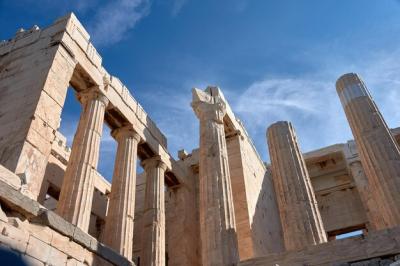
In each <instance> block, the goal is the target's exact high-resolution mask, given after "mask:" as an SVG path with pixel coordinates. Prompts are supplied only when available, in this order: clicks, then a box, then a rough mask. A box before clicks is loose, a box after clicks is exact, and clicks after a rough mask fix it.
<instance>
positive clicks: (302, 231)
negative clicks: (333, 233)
mask: <svg viewBox="0 0 400 266" xmlns="http://www.w3.org/2000/svg"><path fill="white" fill-rule="evenodd" d="M267 138H268V147H269V154H270V158H271V168H272V177H273V182H274V186H275V191H276V194H277V200H278V207H279V213H280V217H281V223H282V231H283V237H284V243H285V248H286V250H300V249H304V248H306V247H307V246H310V245H315V244H319V243H323V242H326V234H325V230H324V226H323V224H322V219H321V215H320V212H319V210H318V205H317V201H316V199H315V195H314V191H313V188H312V185H311V181H310V177H309V175H308V171H307V168H306V164H305V162H304V158H303V156H302V154H301V152H300V149H299V146H298V144H297V138H296V134H295V131H294V129H293V127H292V125H291V123H289V122H277V123H275V124H272V125H271V126H270V127H269V128H268V130H267Z"/></svg>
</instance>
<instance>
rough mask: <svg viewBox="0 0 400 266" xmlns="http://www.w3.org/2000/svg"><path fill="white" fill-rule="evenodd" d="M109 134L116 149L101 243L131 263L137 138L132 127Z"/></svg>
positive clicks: (138, 138) (138, 139) (118, 129)
mask: <svg viewBox="0 0 400 266" xmlns="http://www.w3.org/2000/svg"><path fill="white" fill-rule="evenodd" d="M111 134H112V136H113V137H114V138H115V139H116V140H117V143H118V148H117V154H116V158H115V166H114V174H113V178H112V186H111V193H110V196H109V204H108V213H107V217H106V224H105V230H104V238H103V241H104V243H105V244H107V245H108V246H109V247H111V248H113V249H114V250H116V251H118V252H119V253H120V254H121V255H123V256H125V257H126V258H128V259H129V260H132V249H133V245H132V239H133V221H134V215H135V190H136V162H137V147H138V143H139V141H140V136H139V135H138V134H137V133H136V132H135V130H134V129H133V128H132V126H125V127H121V128H117V129H115V130H113V131H112V133H111Z"/></svg>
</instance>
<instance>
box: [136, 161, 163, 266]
mask: <svg viewBox="0 0 400 266" xmlns="http://www.w3.org/2000/svg"><path fill="white" fill-rule="evenodd" d="M142 166H143V168H144V170H145V172H146V192H145V199H144V210H143V217H142V225H143V230H142V239H141V241H142V248H141V255H140V265H143V266H164V265H165V197H164V175H165V171H166V170H167V165H166V164H165V163H164V162H163V161H162V160H161V158H160V156H156V157H153V158H149V159H146V160H144V161H143V162H142Z"/></svg>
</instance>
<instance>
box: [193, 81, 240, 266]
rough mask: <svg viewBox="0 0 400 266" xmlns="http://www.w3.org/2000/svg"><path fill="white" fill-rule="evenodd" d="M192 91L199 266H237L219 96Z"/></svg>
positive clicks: (232, 209) (236, 245) (223, 106)
mask: <svg viewBox="0 0 400 266" xmlns="http://www.w3.org/2000/svg"><path fill="white" fill-rule="evenodd" d="M210 90H211V89H210V88H207V91H206V92H203V91H200V90H197V89H194V90H193V101H192V107H193V109H194V111H195V113H196V115H197V117H198V118H199V120H200V158H199V160H200V162H199V179H200V185H199V190H200V203H199V204H200V237H201V249H202V250H201V258H202V265H204V266H207V265H236V263H237V262H238V260H239V254H238V244H237V235H236V223H235V215H234V206H233V197H232V187H231V177H230V172H229V165H228V152H227V147H226V140H225V131H224V124H223V117H224V115H225V113H226V107H225V103H224V101H223V100H222V99H221V97H220V96H211V95H212V94H211V91H210Z"/></svg>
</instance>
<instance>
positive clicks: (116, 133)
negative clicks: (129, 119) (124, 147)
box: [111, 125, 141, 142]
mask: <svg viewBox="0 0 400 266" xmlns="http://www.w3.org/2000/svg"><path fill="white" fill-rule="evenodd" d="M111 136H112V137H113V138H115V139H116V140H118V139H120V138H129V137H132V138H134V139H135V140H136V141H137V142H139V141H140V140H141V137H140V135H139V134H138V133H137V132H136V130H135V129H134V128H133V126H132V125H126V126H122V127H119V128H115V129H113V130H112V131H111Z"/></svg>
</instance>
